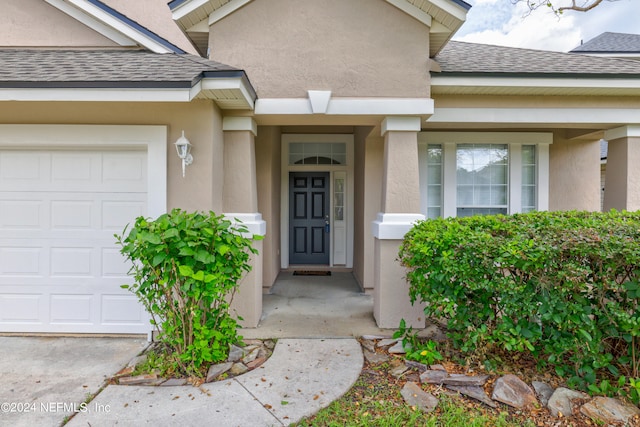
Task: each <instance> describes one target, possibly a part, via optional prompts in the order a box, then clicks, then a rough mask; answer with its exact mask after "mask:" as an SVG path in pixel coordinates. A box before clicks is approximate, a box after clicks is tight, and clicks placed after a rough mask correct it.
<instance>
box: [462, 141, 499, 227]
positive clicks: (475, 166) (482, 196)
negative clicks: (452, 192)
mask: <svg viewBox="0 0 640 427" xmlns="http://www.w3.org/2000/svg"><path fill="white" fill-rule="evenodd" d="M508 158H509V150H508V148H507V145H506V144H459V145H458V146H457V148H456V182H457V189H456V190H457V191H456V200H457V203H456V207H457V211H456V215H457V216H471V215H491V214H506V213H507V210H508V204H507V194H508V185H509V173H508V172H509V163H508Z"/></svg>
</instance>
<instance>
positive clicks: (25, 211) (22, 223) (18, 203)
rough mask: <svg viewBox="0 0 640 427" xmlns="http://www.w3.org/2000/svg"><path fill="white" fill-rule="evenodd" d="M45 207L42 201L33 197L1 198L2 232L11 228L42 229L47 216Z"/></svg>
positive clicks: (0, 226)
mask: <svg viewBox="0 0 640 427" xmlns="http://www.w3.org/2000/svg"><path fill="white" fill-rule="evenodd" d="M0 197H2V194H0ZM44 207H45V206H44V203H43V202H42V201H38V200H32V199H29V200H20V199H19V198H17V197H14V198H12V199H9V200H7V199H5V200H0V233H2V231H3V230H11V229H15V230H25V229H31V230H39V229H41V228H42V223H43V221H44V218H45V217H46V216H45V212H44Z"/></svg>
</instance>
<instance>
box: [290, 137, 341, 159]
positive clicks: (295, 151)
mask: <svg viewBox="0 0 640 427" xmlns="http://www.w3.org/2000/svg"><path fill="white" fill-rule="evenodd" d="M346 163H347V145H346V144H345V143H343V142H333V143H323V142H291V143H289V164H290V165H344V164H346Z"/></svg>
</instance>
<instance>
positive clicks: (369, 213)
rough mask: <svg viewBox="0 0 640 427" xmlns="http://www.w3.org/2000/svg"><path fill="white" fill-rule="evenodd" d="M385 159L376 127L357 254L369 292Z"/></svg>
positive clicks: (371, 141) (366, 169) (368, 156)
mask: <svg viewBox="0 0 640 427" xmlns="http://www.w3.org/2000/svg"><path fill="white" fill-rule="evenodd" d="M383 158H384V138H382V136H380V128H379V127H376V128H375V129H373V130H372V131H371V133H370V134H369V135H368V137H367V139H366V143H365V153H364V160H365V164H364V206H363V209H364V211H363V217H362V227H363V250H362V253H361V254H355V255H356V256H359V257H361V258H362V260H361V264H362V270H363V275H362V279H361V282H360V285H361V286H362V287H364V289H365V290H367V291H368V292H369V291H371V290H373V287H374V268H373V267H374V259H375V258H374V255H375V253H374V240H375V239H374V238H373V234H372V233H371V223H372V222H373V221H375V219H376V218H377V216H378V212H381V211H382V170H383Z"/></svg>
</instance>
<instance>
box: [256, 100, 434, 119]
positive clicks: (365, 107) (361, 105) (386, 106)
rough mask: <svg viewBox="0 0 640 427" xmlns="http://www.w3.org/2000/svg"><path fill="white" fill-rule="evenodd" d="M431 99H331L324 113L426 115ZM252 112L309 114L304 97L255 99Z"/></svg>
mask: <svg viewBox="0 0 640 427" xmlns="http://www.w3.org/2000/svg"><path fill="white" fill-rule="evenodd" d="M433 111H434V103H433V99H431V98H331V100H330V101H329V105H328V107H327V112H326V114H327V115H339V116H354V115H388V116H394V115H429V114H433ZM255 113H256V115H271V114H288V115H307V114H308V115H312V114H314V113H313V109H312V108H311V103H310V101H309V99H308V98H259V99H257V100H256V104H255Z"/></svg>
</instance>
